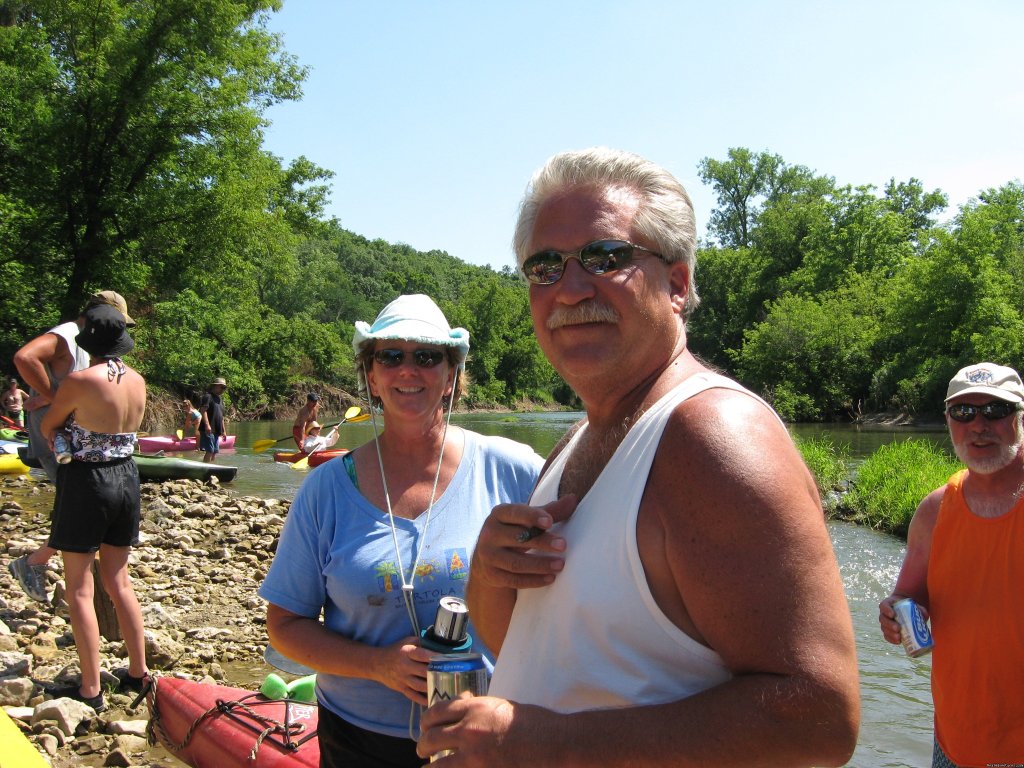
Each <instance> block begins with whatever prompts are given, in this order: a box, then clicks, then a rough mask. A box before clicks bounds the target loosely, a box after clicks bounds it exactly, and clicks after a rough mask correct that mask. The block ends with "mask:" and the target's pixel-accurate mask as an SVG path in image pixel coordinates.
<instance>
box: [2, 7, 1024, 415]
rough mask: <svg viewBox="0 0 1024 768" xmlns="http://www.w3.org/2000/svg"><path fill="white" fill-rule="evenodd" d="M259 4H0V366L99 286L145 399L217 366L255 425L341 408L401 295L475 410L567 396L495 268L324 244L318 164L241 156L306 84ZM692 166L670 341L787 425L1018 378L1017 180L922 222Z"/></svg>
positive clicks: (898, 193)
mask: <svg viewBox="0 0 1024 768" xmlns="http://www.w3.org/2000/svg"><path fill="white" fill-rule="evenodd" d="M278 6H279V0H160V1H159V2H157V1H156V0H89V1H88V2H86V1H85V0H36V2H33V3H27V2H18V0H0V279H2V280H3V282H4V285H6V286H7V291H5V297H4V301H3V303H2V305H0V359H3V360H5V361H9V360H10V359H11V356H12V355H13V352H14V351H15V350H16V349H17V348H18V346H20V344H22V343H23V342H24V341H25V340H26V339H28V338H31V337H33V336H35V335H36V334H38V333H39V332H41V331H42V330H45V329H46V328H48V327H50V326H52V325H54V324H55V323H56V322H58V321H59V320H61V319H68V318H72V317H74V316H75V315H76V314H77V312H78V309H79V308H80V307H81V305H82V303H83V301H84V299H85V297H86V296H88V295H89V294H90V293H92V292H93V291H96V290H100V289H107V288H112V289H115V290H117V291H119V292H121V293H122V294H124V295H125V296H126V297H127V298H128V300H129V304H130V307H131V310H132V314H133V315H134V316H135V317H136V319H137V320H138V321H139V324H138V327H137V329H136V332H135V336H136V339H137V341H138V346H137V352H136V353H135V354H134V356H133V359H134V361H135V363H136V365H137V366H138V367H139V368H140V370H141V371H142V372H143V373H144V374H145V375H146V376H147V378H148V380H149V381H150V382H151V383H152V384H154V385H156V386H159V387H162V388H165V389H167V390H169V391H172V392H175V393H182V394H189V395H191V394H195V393H196V392H197V391H198V390H199V389H201V388H202V387H203V386H204V384H205V383H207V382H208V381H209V380H210V379H211V378H212V377H214V376H224V377H226V378H228V379H229V381H230V383H231V388H230V390H229V396H230V397H231V399H232V404H233V405H234V406H235V408H237V409H238V410H240V411H241V412H242V414H248V415H256V414H259V413H262V412H265V411H267V410H269V409H271V408H273V407H274V406H275V405H277V404H279V403H281V402H283V401H286V400H288V399H289V398H291V397H294V396H295V394H296V393H298V392H302V391H303V390H304V389H305V388H307V387H308V386H313V385H316V386H321V387H328V388H330V387H333V388H336V389H338V390H345V391H349V392H351V391H352V389H353V388H354V383H355V376H354V371H353V369H352V353H351V349H350V347H349V339H350V338H351V333H352V323H353V322H354V321H355V320H357V319H362V320H371V319H372V318H373V317H374V316H375V314H376V313H377V311H378V310H379V309H380V308H381V307H382V306H383V305H384V304H385V303H386V302H387V301H389V300H391V299H392V298H394V297H395V296H397V295H399V294H400V293H409V292H423V293H427V294H430V295H431V296H433V297H434V298H435V299H436V300H437V301H438V303H439V304H440V306H441V307H442V309H443V310H444V311H445V312H446V313H447V314H448V316H449V318H450V319H451V320H452V322H453V323H455V324H459V325H463V326H465V327H466V328H468V329H469V331H470V333H471V335H472V339H473V351H472V355H471V358H470V361H469V364H468V368H469V373H470V375H471V379H472V382H473V386H472V388H471V390H470V402H471V404H475V405H490V404H502V405H509V406H516V405H523V404H526V403H529V402H533V403H542V404H546V403H553V402H558V403H568V404H575V398H574V395H573V393H572V392H571V391H570V390H569V389H568V388H567V387H566V386H565V385H564V384H563V383H561V382H560V380H559V379H558V378H557V376H556V375H555V374H554V372H553V371H552V369H551V367H550V366H549V365H548V364H547V362H546V361H545V360H544V358H543V356H542V355H541V353H540V351H539V348H538V347H537V344H536V342H535V340H534V338H533V334H532V329H531V323H530V317H529V307H528V302H527V295H526V290H525V287H524V285H523V283H522V282H521V281H519V280H518V278H516V277H515V276H514V275H513V274H512V273H511V271H510V270H507V269H506V270H505V271H502V272H495V271H493V270H491V269H489V268H485V267H476V266H471V265H467V264H465V263H463V262H461V261H459V260H457V259H455V258H452V257H450V256H449V255H448V254H446V253H444V252H440V251H432V252H429V253H422V252H418V251H415V250H413V249H411V248H409V247H407V246H404V245H395V244H389V243H386V242H383V241H379V240H378V241H368V240H366V239H365V238H363V237H360V236H359V235H358V234H356V233H352V232H349V231H346V230H344V229H343V228H341V227H340V226H339V224H338V223H337V221H335V220H333V219H329V218H327V217H326V216H325V213H324V212H325V206H326V203H327V201H328V195H329V182H330V178H331V176H332V174H331V173H330V172H328V171H326V170H324V169H322V168H320V167H318V166H317V165H316V164H315V163H314V162H312V161H310V160H309V159H307V158H304V157H301V158H299V159H297V160H295V161H294V162H292V163H290V164H287V165H285V164H283V163H282V161H281V159H280V158H277V157H275V156H273V155H272V154H270V153H269V152H267V151H266V150H264V149H263V146H262V145H263V130H264V128H265V127H266V118H265V112H266V109H267V108H268V107H269V106H270V105H272V104H274V103H276V102H279V101H281V100H288V99H298V98H300V97H301V86H302V82H303V79H304V77H305V71H304V69H303V68H302V67H301V66H300V65H299V64H298V63H297V62H296V61H295V59H294V58H293V57H292V56H290V55H289V54H288V53H287V52H286V51H285V50H284V49H283V46H282V43H281V40H280V39H279V37H278V36H277V35H274V34H272V33H270V32H269V31H268V30H267V27H266V19H267V15H268V14H270V13H272V12H274V11H275V10H276V9H277V8H278ZM527 170H528V169H524V173H526V172H527ZM698 172H699V173H700V175H701V178H702V180H703V181H705V182H706V183H708V184H710V185H712V187H713V188H714V190H715V192H716V195H717V199H718V207H717V208H716V209H715V210H714V211H712V212H710V225H709V230H708V235H709V240H708V242H706V243H704V244H703V246H702V248H701V249H700V252H699V254H698V273H697V282H698V285H699V287H700V292H701V295H702V296H703V303H702V305H701V307H700V309H699V310H698V311H697V313H696V314H695V316H694V319H693V321H692V324H691V328H690V337H691V346H692V347H693V348H694V349H695V350H696V351H697V352H698V353H699V354H700V355H701V356H702V357H704V358H705V359H706V360H708V361H709V362H711V363H713V364H716V365H718V366H720V367H722V368H724V369H725V370H727V371H728V372H730V373H732V374H734V375H736V376H737V377H738V378H740V379H741V380H742V381H743V382H744V383H746V384H747V385H748V386H750V387H752V388H753V389H755V390H756V391H758V392H760V393H762V394H764V395H765V397H767V398H768V399H769V400H771V401H772V403H773V404H774V405H775V406H776V407H777V408H778V410H779V411H780V413H782V414H783V416H784V417H786V418H788V419H802V420H808V419H810V420H813V419H830V418H836V417H850V416H856V415H858V414H859V413H861V411H863V410H886V409H898V410H904V411H915V412H934V411H936V410H937V409H938V407H939V406H940V403H941V399H942V398H941V393H942V391H943V389H944V387H945V383H946V381H947V380H948V378H949V377H950V375H951V374H952V373H953V372H954V371H955V370H956V368H958V367H959V366H961V365H963V364H966V363H968V362H971V361H977V360H980V359H990V360H994V361H996V362H1000V363H1004V364H1008V365H1013V366H1015V367H1017V368H1020V367H1021V366H1022V365H1024V316H1022V307H1024V245H1022V238H1024V187H1022V186H1021V184H1020V183H1019V182H1011V183H1008V184H1006V185H1005V186H1004V187H1002V188H1000V189H990V190H984V191H982V192H980V193H979V195H978V198H977V199H976V200H975V201H973V202H972V203H971V204H969V205H967V206H966V207H964V208H963V209H962V210H961V211H959V213H958V214H957V215H956V216H955V217H954V218H953V219H952V221H950V222H948V223H946V224H943V225H941V226H939V225H937V221H938V216H939V215H940V214H941V213H942V212H943V210H944V209H945V206H946V198H945V196H944V195H943V194H942V193H941V192H940V191H938V190H935V191H931V192H928V191H925V190H924V189H923V187H922V185H921V184H920V182H918V181H917V180H915V179H911V180H909V181H907V182H903V183H897V182H895V181H893V182H891V183H890V184H889V185H888V186H887V187H886V189H885V190H884V191H883V192H882V193H881V194H878V193H876V190H874V189H873V188H871V187H857V188H851V187H839V186H837V185H836V184H835V182H834V180H833V179H831V178H829V177H827V176H821V175H817V174H816V173H814V172H812V171H811V170H809V169H807V168H805V167H803V166H799V165H789V164H787V163H786V162H785V161H784V160H783V159H782V158H781V157H779V156H777V155H773V154H769V153H767V152H763V153H760V154H758V153H754V152H751V151H750V150H747V149H742V148H737V149H731V150H729V153H728V157H726V158H725V159H722V160H717V159H712V158H705V159H704V160H703V161H701V163H700V164H699V168H698ZM509 226H510V227H511V222H510V223H509ZM7 365H8V370H9V371H10V372H13V369H11V368H10V366H9V363H8V364H7Z"/></svg>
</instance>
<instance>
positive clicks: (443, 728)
mask: <svg viewBox="0 0 1024 768" xmlns="http://www.w3.org/2000/svg"><path fill="white" fill-rule="evenodd" d="M557 717H558V716H557V715H556V714H555V713H554V712H551V711H549V710H546V709H542V708H541V707H533V706H526V705H523V704H516V703H514V702H511V701H506V700H505V699H497V698H494V697H493V696H468V695H464V696H462V697H460V698H458V699H455V700H454V701H449V702H440V703H437V704H435V705H434V706H432V707H430V708H429V709H427V710H426V711H425V712H424V713H423V717H422V719H421V720H420V727H421V730H422V735H421V736H420V740H419V742H418V743H417V745H416V752H417V754H419V756H420V757H424V758H425V757H429V756H430V755H433V754H436V753H437V752H441V751H442V750H446V749H451V750H454V751H455V753H454V754H452V755H449V756H448V757H445V758H444V759H443V761H442V762H444V763H445V764H446V765H449V764H450V765H451V767H452V768H505V767H506V766H507V767H508V768H513V767H514V768H521V767H522V766H524V765H536V766H539V765H541V764H544V765H557V764H558V763H557V756H555V755H554V754H552V747H553V746H554V745H557V744H559V743H561V741H559V740H556V739H554V738H553V737H552V735H551V734H550V733H542V730H544V729H548V728H550V727H551V725H552V724H553V723H554V722H555V721H556V719H557ZM541 745H543V746H541ZM541 749H543V752H544V753H545V754H544V758H545V760H544V761H541V760H540V757H541V754H540V751H541ZM553 761H554V762H553Z"/></svg>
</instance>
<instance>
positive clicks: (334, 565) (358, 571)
mask: <svg viewBox="0 0 1024 768" xmlns="http://www.w3.org/2000/svg"><path fill="white" fill-rule="evenodd" d="M463 431H464V433H465V436H466V442H465V449H464V451H463V454H462V460H461V461H460V462H459V467H458V469H457V470H456V471H455V475H454V476H453V477H452V480H451V482H450V483H449V484H448V488H447V489H446V490H445V492H444V494H443V495H442V496H441V497H440V498H438V499H437V500H436V501H435V502H434V507H433V510H432V512H431V515H430V525H429V526H428V528H427V532H426V539H425V541H424V542H423V552H422V554H421V555H420V560H419V567H418V568H417V574H416V577H415V580H414V582H413V585H414V587H415V590H414V597H415V605H416V614H417V617H418V619H419V623H420V628H421V629H425V628H427V627H429V626H430V625H431V624H433V623H434V616H435V614H436V612H437V604H438V601H439V600H440V599H441V598H442V597H445V596H447V595H455V596H457V597H465V594H466V581H467V578H468V576H469V562H470V558H471V557H472V556H473V549H474V547H475V546H476V539H477V536H478V535H479V533H480V527H481V526H482V525H483V523H484V520H485V519H486V518H487V516H488V515H489V514H490V512H491V509H492V508H493V507H494V506H495V505H497V504H505V503H525V502H526V501H527V500H528V499H529V497H530V492H531V491H532V490H533V485H534V482H535V481H536V480H537V476H538V475H539V473H540V468H541V465H542V464H543V460H542V459H541V457H540V456H538V455H537V454H536V453H535V452H534V451H533V449H532V448H530V447H529V446H527V445H523V444H522V443H516V442H514V441H512V440H508V439H506V438H503V437H485V436H483V435H479V434H477V433H475V432H469V431H467V430H463ZM426 518H427V515H426V513H423V514H421V515H420V516H419V517H418V518H416V519H415V520H406V519H403V518H398V517H396V518H395V528H396V530H397V532H398V547H399V550H400V551H401V555H402V565H403V567H404V568H405V569H406V572H407V573H406V579H407V580H408V578H409V575H408V571H409V569H411V568H412V566H413V560H414V559H415V551H416V547H417V546H419V544H420V539H421V538H422V536H423V529H424V525H425V524H426V522H427V520H426ZM259 595H260V597H262V598H263V599H264V600H266V601H268V602H270V603H273V604H274V605H277V606H279V607H281V608H284V609H285V610H287V611H290V612H292V613H295V614H298V615H300V616H308V617H311V618H312V617H318V616H320V611H321V609H323V613H324V624H325V625H326V626H327V628H328V629H330V630H332V631H334V632H337V633H338V634H341V635H344V636H345V637H348V638H351V639H353V640H357V641H359V642H361V643H366V644H368V645H373V646H378V647H379V646H385V645H390V644H391V643H393V642H396V641H397V640H400V639H401V638H403V637H407V636H409V635H410V634H412V631H413V630H412V626H411V624H410V622H409V616H408V614H407V613H406V610H405V604H404V602H403V600H402V578H401V576H400V574H399V572H398V560H397V558H396V557H395V544H394V541H393V538H392V533H391V526H390V524H389V522H388V516H387V513H386V511H382V510H380V509H378V508H377V507H375V506H373V505H372V504H370V503H369V502H368V501H367V500H366V499H365V498H364V497H363V496H362V495H361V494H360V493H359V491H358V490H356V488H355V487H354V486H353V485H352V481H351V479H350V478H349V476H348V474H347V473H346V472H345V467H344V466H343V464H342V462H341V461H328V462H325V463H324V464H322V465H321V466H319V467H317V468H316V469H315V470H313V471H312V472H311V473H310V474H309V476H308V477H307V478H306V480H305V482H303V484H302V487H301V488H299V491H298V493H297V494H296V496H295V501H294V503H293V504H292V507H291V511H290V512H289V513H288V518H287V520H286V521H285V526H284V530H283V531H282V533H281V541H280V543H279V544H278V548H277V554H276V555H275V556H274V562H273V563H272V564H271V566H270V571H269V572H268V573H267V577H266V579H265V580H264V582H263V585H262V586H261V587H260V590H259ZM470 634H472V635H473V638H474V646H473V650H474V651H476V652H478V653H484V654H485V656H486V657H487V658H489V659H490V660H491V661H493V658H492V657H491V654H490V652H489V651H488V650H487V649H486V648H483V647H482V644H481V643H480V642H479V641H478V640H477V639H476V638H477V636H476V633H475V631H474V629H473V626H472V620H471V621H470ZM317 697H318V698H319V700H320V702H321V704H322V705H323V706H326V707H327V708H328V709H330V710H331V711H332V712H334V713H335V714H336V715H338V716H339V717H342V718H344V719H345V720H347V721H348V722H350V723H352V724H353V725H356V726H359V727H360V728H365V729H367V730H370V731H375V732H377V733H383V734H386V735H388V736H396V737H399V738H408V737H409V712H410V705H411V702H410V701H409V700H408V699H407V698H405V697H404V696H403V695H402V694H400V693H398V692H397V691H393V690H391V689H390V688H388V687H386V686H384V685H381V684H380V683H377V682H375V681H371V680H363V679H359V678H351V677H341V676H337V675H326V674H318V675H317ZM416 728H417V729H418V725H417V726H416Z"/></svg>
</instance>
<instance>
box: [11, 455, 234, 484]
mask: <svg viewBox="0 0 1024 768" xmlns="http://www.w3.org/2000/svg"><path fill="white" fill-rule="evenodd" d="M26 451H27V448H20V449H18V457H19V458H20V459H21V461H22V462H24V463H25V465H27V466H26V468H25V471H26V472H27V471H28V467H35V468H37V469H38V468H39V467H40V464H39V459H37V458H34V457H33V458H31V459H29V458H27V457H26V455H25V453H26ZM132 458H133V459H135V465H136V466H137V467H138V468H139V478H140V479H142V480H202V481H204V482H205V481H207V480H209V479H210V478H211V477H216V478H217V479H218V480H220V481H221V482H222V483H230V482H231V481H232V480H234V479H235V475H237V474H238V467H227V466H224V465H223V464H207V463H205V462H202V461H192V460H191V459H182V458H180V457H178V456H147V455H145V454H141V453H136V454H133V455H132ZM2 460H3V456H2V455H0V461H2ZM12 471H13V470H12Z"/></svg>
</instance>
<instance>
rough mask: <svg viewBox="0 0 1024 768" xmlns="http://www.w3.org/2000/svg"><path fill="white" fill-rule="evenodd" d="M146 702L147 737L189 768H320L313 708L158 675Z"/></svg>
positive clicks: (315, 718) (251, 693)
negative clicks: (147, 714) (147, 712)
mask: <svg viewBox="0 0 1024 768" xmlns="http://www.w3.org/2000/svg"><path fill="white" fill-rule="evenodd" d="M146 703H147V704H148V705H149V713H150V720H149V726H148V727H147V731H148V733H149V734H150V739H151V740H153V739H154V738H155V739H156V740H158V741H159V742H160V743H161V744H163V746H164V747H165V748H166V749H167V750H168V751H169V752H170V753H171V754H173V755H174V756H175V757H177V758H178V759H179V760H181V761H182V762H184V763H186V764H187V765H191V766H193V768H235V766H238V768H243V767H244V768H302V767H303V766H305V767H306V768H318V766H319V765H320V741H319V739H318V738H317V735H316V729H317V722H318V716H317V705H316V704H307V703H304V702H298V701H290V700H279V701H272V700H270V699H267V698H265V697H264V696H263V695H261V694H259V693H253V692H252V691H247V690H245V689H244V688H231V687H228V686H224V685H213V684H210V683H198V682H194V681H192V680H181V679H179V678H176V677H161V676H158V677H156V678H154V680H153V687H152V688H151V689H150V691H149V693H148V694H147V696H146ZM250 756H252V757H250Z"/></svg>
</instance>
